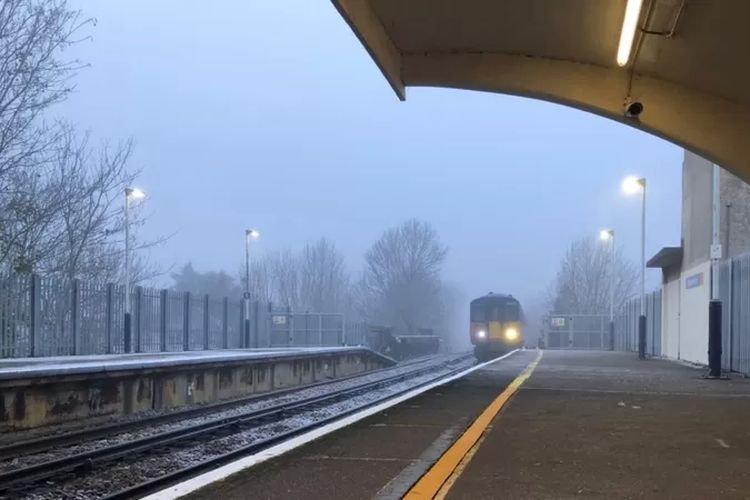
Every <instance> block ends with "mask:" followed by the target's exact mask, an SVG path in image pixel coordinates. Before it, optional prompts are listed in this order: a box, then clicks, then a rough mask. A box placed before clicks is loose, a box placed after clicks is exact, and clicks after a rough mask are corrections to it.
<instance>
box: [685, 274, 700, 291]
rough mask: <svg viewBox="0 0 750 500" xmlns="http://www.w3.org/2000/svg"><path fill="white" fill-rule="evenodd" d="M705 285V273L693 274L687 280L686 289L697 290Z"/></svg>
mask: <svg viewBox="0 0 750 500" xmlns="http://www.w3.org/2000/svg"><path fill="white" fill-rule="evenodd" d="M701 285H703V273H698V274H693V275H692V276H688V277H687V278H685V288H696V287H699V286H701Z"/></svg>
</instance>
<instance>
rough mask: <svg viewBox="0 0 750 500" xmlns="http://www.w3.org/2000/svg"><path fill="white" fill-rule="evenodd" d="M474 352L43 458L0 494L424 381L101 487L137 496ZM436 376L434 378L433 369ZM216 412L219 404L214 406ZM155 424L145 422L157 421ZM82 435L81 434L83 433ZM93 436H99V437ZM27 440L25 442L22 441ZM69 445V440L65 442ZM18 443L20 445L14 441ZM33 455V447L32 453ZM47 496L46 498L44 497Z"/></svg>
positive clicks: (60, 439)
mask: <svg viewBox="0 0 750 500" xmlns="http://www.w3.org/2000/svg"><path fill="white" fill-rule="evenodd" d="M470 358H471V356H468V355H467V356H463V357H456V358H453V359H451V360H449V361H446V362H444V363H442V364H429V363H426V364H424V365H422V364H421V363H419V364H417V366H416V367H414V368H413V369H410V370H407V371H405V372H402V373H398V374H396V375H393V376H389V377H384V378H381V379H378V380H375V381H370V382H366V383H362V384H357V385H354V386H352V387H349V388H346V389H342V390H338V391H335V392H331V393H327V394H321V395H316V396H312V397H307V398H303V399H298V400H295V401H291V402H284V403H280V404H276V405H271V406H268V407H265V408H262V409H255V410H250V411H247V412H243V413H240V414H236V415H231V416H228V417H227V416H224V417H219V418H215V419H208V420H206V421H202V422H200V423H197V424H193V425H185V426H183V427H178V428H176V429H170V430H167V431H164V432H156V433H154V434H151V435H148V436H146V437H141V438H138V439H134V440H132V441H123V442H118V443H116V444H113V445H104V446H102V447H99V448H95V449H92V450H89V451H85V452H82V453H72V454H69V455H65V456H62V457H59V458H55V459H52V460H46V461H41V462H38V463H33V464H30V465H27V466H23V467H19V468H16V469H12V470H9V471H5V472H3V473H0V485H2V486H0V495H2V494H5V495H9V494H12V495H13V497H16V496H22V495H24V494H27V493H30V492H32V491H33V490H34V489H35V488H36V487H37V486H38V485H40V483H44V485H45V486H46V487H49V486H50V485H54V484H57V483H58V482H62V483H64V482H65V481H66V480H69V479H70V478H71V477H73V478H80V477H85V476H91V479H92V481H96V474H97V472H101V471H102V469H104V468H105V467H106V466H107V465H108V464H113V463H115V462H118V463H135V462H137V461H138V460H139V459H143V458H144V457H149V456H153V455H154V454H160V453H161V454H167V453H170V452H174V451H175V450H181V449H186V448H190V447H191V446H197V445H200V444H205V443H212V442H215V441H220V440H222V439H224V438H227V437H231V436H232V435H237V434H242V433H244V432H249V431H252V430H253V429H256V428H259V427H260V428H262V427H263V426H266V425H268V424H271V423H274V422H280V421H284V420H286V419H291V418H293V417H295V416H303V415H306V414H314V413H315V412H316V411H318V410H322V409H326V408H332V407H336V405H341V404H345V403H347V402H349V401H352V400H355V401H356V399H357V398H360V397H363V396H366V395H368V393H372V392H373V391H379V390H386V389H387V388H389V387H391V386H394V385H395V384H399V383H404V382H409V381H412V380H415V379H420V378H421V379H424V380H421V379H420V380H419V381H418V382H417V383H415V384H413V385H412V384H406V387H405V388H403V389H400V390H397V391H387V393H386V394H384V395H381V396H378V397H376V398H369V399H368V398H365V399H366V401H365V402H363V403H359V404H353V405H351V406H349V407H347V408H345V409H344V410H342V411H337V412H335V413H334V414H332V415H328V416H326V417H324V418H313V419H310V421H309V422H307V423H306V424H305V425H298V426H294V427H292V428H289V429H284V430H282V431H280V432H275V433H269V434H268V435H267V436H263V437H260V438H259V439H254V440H252V442H250V443H249V444H247V445H244V446H239V447H237V448H234V449H232V450H230V451H226V452H224V453H220V454H217V455H216V456H212V457H210V458H206V459H205V460H201V461H198V462H197V463H193V464H190V465H188V466H186V467H181V468H178V469H176V470H170V471H169V472H167V473H165V474H162V475H160V476H158V477H156V478H149V479H146V480H144V481H141V482H139V483H137V484H134V485H132V486H129V487H127V488H125V489H123V490H122V491H119V492H111V491H102V492H101V493H102V494H101V495H98V496H99V497H101V498H111V499H120V498H136V497H138V496H142V495H144V494H146V493H148V492H151V491H154V490H157V489H160V488H163V487H165V486H167V485H169V484H173V483H174V482H177V481H180V480H182V479H184V478H187V477H190V476H193V475H195V474H197V473H200V472H202V471H205V470H208V469H211V468H214V467H216V466H218V465H221V464H223V463H226V462H228V461H231V460H233V459H235V458H237V457H240V456H243V455H247V454H252V453H256V452H258V451H260V450H262V449H265V448H268V447H270V446H273V445H275V444H277V443H279V442H282V441H285V440H287V439H290V438H292V437H294V436H296V435H299V434H302V433H304V432H307V431H309V430H311V429H314V428H316V427H320V426H323V425H326V424H327V423H329V422H331V421H334V420H337V419H340V418H342V417H345V416H347V415H349V414H352V413H354V412H357V411H360V410H362V409H363V408H367V407H369V406H372V405H375V404H379V403H381V402H383V401H385V400H387V399H391V398H395V397H398V396H399V395H401V394H404V393H405V392H408V391H411V390H413V389H414V388H415V387H419V386H422V385H425V384H428V383H432V382H434V381H435V380H437V379H440V378H443V377H448V376H451V375H453V374H455V373H457V372H459V371H461V370H464V369H466V367H467V366H468V360H469V359H470ZM431 373H434V374H435V376H434V377H431V376H430V374H431ZM212 409H213V410H214V411H216V408H212ZM152 424H153V423H149V424H145V425H147V426H148V425H152ZM134 425H137V427H143V425H144V424H142V423H136V424H134ZM130 429H131V427H128V426H127V423H126V424H124V426H123V425H120V426H115V428H113V429H110V430H109V434H106V432H105V435H111V434H112V433H119V432H128V431H129V430H130ZM90 436H95V438H96V437H100V436H102V434H101V433H100V432H97V431H90ZM81 438H82V437H81ZM95 438H94V439H95ZM70 439H72V437H71V436H53V437H52V438H51V439H49V440H48V442H47V444H49V443H54V442H56V443H58V444H56V445H55V446H60V444H59V443H69V442H70ZM27 444H28V445H30V446H32V447H36V448H37V449H39V448H42V449H45V448H44V446H45V445H44V444H43V443H42V442H29V443H27ZM21 445H23V443H21ZM63 445H64V444H63ZM14 446H18V445H14ZM16 450H17V451H20V452H23V448H22V447H21V448H16ZM27 454H28V452H27ZM42 498H46V497H44V496H42Z"/></svg>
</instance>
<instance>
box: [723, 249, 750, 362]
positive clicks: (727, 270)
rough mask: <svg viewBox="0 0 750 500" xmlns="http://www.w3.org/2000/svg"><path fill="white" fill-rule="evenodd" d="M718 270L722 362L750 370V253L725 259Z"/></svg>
mask: <svg viewBox="0 0 750 500" xmlns="http://www.w3.org/2000/svg"><path fill="white" fill-rule="evenodd" d="M718 274H719V299H721V301H722V310H721V312H722V318H721V330H722V331H721V336H722V349H721V350H722V359H721V366H722V367H723V368H724V369H728V370H731V371H736V372H740V373H744V374H750V254H745V255H741V256H739V257H735V258H732V259H728V260H725V261H724V262H722V263H721V265H720V266H719V273H718Z"/></svg>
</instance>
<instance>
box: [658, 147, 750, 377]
mask: <svg viewBox="0 0 750 500" xmlns="http://www.w3.org/2000/svg"><path fill="white" fill-rule="evenodd" d="M719 199H720V201H719V204H718V207H719V210H720V222H719V234H720V240H719V241H720V243H721V260H722V263H721V265H720V272H719V273H718V276H716V277H715V278H716V279H718V280H719V286H720V295H721V298H722V299H723V300H724V302H725V304H724V308H723V309H724V311H723V312H724V314H723V316H724V318H723V333H724V337H725V339H724V351H725V352H724V357H725V359H726V360H727V362H725V363H723V364H724V366H725V367H726V368H728V367H729V365H728V363H731V359H732V353H731V349H732V347H733V346H732V343H731V339H730V336H731V334H732V328H733V325H732V324H731V323H732V317H733V313H732V305H735V307H738V306H741V305H742V304H739V303H738V301H737V297H736V296H734V295H736V294H735V293H733V290H734V289H735V288H736V287H733V283H732V278H733V277H735V276H737V275H739V273H737V272H732V264H733V263H735V261H738V259H739V257H740V256H742V255H745V254H747V253H748V252H750V185H748V184H746V183H745V182H744V181H743V180H741V179H740V178H738V177H736V176H735V175H733V174H731V173H730V172H728V171H726V170H723V169H722V170H720V176H719ZM712 233H713V164H712V163H711V162H710V161H708V160H706V159H704V158H702V157H700V156H698V155H696V154H694V153H691V152H689V151H685V157H684V161H683V166H682V237H681V242H680V245H679V246H675V247H665V248H662V249H661V250H660V251H659V252H658V253H657V254H656V255H654V256H653V257H652V258H651V259H650V260H649V261H648V263H647V266H648V267H652V268H661V270H662V294H661V353H662V355H664V356H666V357H668V358H672V359H680V360H685V361H690V362H695V363H701V364H706V363H707V362H708V303H709V301H710V299H711V279H712V276H711V255H710V254H711V246H712ZM737 271H740V269H737ZM746 309H750V304H748V305H747V307H746ZM738 326H740V325H734V328H736V327H738ZM735 354H736V353H735Z"/></svg>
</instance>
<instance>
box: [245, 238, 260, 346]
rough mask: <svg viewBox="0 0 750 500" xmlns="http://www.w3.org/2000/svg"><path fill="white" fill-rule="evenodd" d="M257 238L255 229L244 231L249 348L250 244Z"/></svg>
mask: <svg viewBox="0 0 750 500" xmlns="http://www.w3.org/2000/svg"><path fill="white" fill-rule="evenodd" d="M259 236H260V233H259V232H258V231H256V230H255V229H246V230H245V335H244V337H245V342H244V345H245V347H250V242H251V241H252V240H254V239H257V238H258V237H259Z"/></svg>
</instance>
